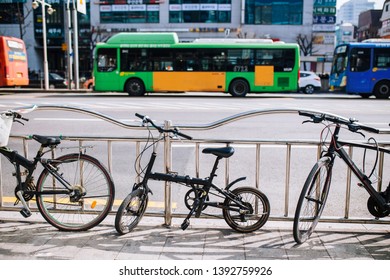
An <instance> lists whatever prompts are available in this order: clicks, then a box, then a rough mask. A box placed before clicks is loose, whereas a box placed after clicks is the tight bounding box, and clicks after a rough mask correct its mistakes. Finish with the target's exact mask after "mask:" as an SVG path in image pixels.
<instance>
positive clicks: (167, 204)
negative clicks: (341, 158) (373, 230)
mask: <svg viewBox="0 0 390 280" xmlns="http://www.w3.org/2000/svg"><path fill="white" fill-rule="evenodd" d="M37 109H38V110H65V111H72V112H78V113H83V114H87V115H89V116H92V117H96V118H99V119H102V120H104V121H107V122H109V123H112V124H114V125H117V126H119V127H121V128H124V129H135V130H143V129H146V128H145V127H142V126H140V125H130V124H126V123H123V122H120V121H118V120H116V119H113V118H111V117H110V116H107V115H103V114H100V113H98V112H94V111H90V110H85V109H81V108H75V107H67V106H39V107H37ZM299 110H301V109H272V110H255V111H249V112H244V113H241V114H237V115H233V116H231V117H228V118H225V119H222V120H219V121H216V122H213V123H210V124H206V125H175V127H178V128H180V130H195V131H205V130H212V129H215V128H217V127H220V126H223V125H226V124H228V123H232V122H235V121H238V120H241V119H244V118H250V117H255V116H261V115H268V114H286V113H287V114H297V112H298V111H299ZM306 111H307V110H306ZM319 113H321V112H319ZM327 114H329V113H327ZM330 115H332V114H330ZM164 126H165V128H170V127H172V123H171V121H165V122H164ZM383 133H388V131H383ZM11 138H14V139H21V140H22V141H23V143H22V144H23V148H24V154H25V155H28V148H29V145H28V137H24V136H11ZM63 138H64V141H65V142H66V141H77V142H78V144H77V145H78V146H83V145H84V143H85V142H88V143H89V142H94V143H99V142H100V143H105V144H104V145H105V146H106V148H105V149H106V153H105V154H106V155H107V159H106V165H107V167H108V169H109V171H110V172H111V173H115V169H114V167H113V162H114V161H115V158H116V155H114V153H113V144H114V143H116V142H124V143H133V145H135V153H136V156H138V155H139V153H140V151H141V144H142V143H143V142H146V141H147V139H146V138H142V137H95V136H94V137H92V136H91V137H88V136H84V137H80V136H63ZM185 143H186V144H190V145H192V146H193V148H194V150H195V157H194V158H195V159H194V160H195V162H194V163H193V164H194V166H195V176H197V177H199V175H200V169H201V160H200V154H201V152H200V147H201V146H203V145H206V144H207V145H211V144H219V145H221V144H223V145H227V146H228V145H247V146H251V147H253V148H254V151H255V152H254V162H255V172H254V173H255V174H254V186H255V187H256V188H260V185H261V184H260V180H261V174H260V173H261V172H260V170H261V169H262V162H263V161H262V160H261V159H262V157H261V150H262V148H263V147H271V148H272V149H279V150H280V149H281V148H282V149H285V155H284V164H285V166H284V180H283V181H284V186H283V189H281V190H278V193H279V194H281V195H280V197H283V199H281V200H280V201H279V200H277V201H274V202H276V203H280V205H273V204H271V209H272V208H276V209H280V211H279V212H276V213H275V212H274V213H272V212H271V216H270V220H283V221H291V220H292V219H293V216H292V215H293V213H292V212H293V211H291V208H292V207H295V204H294V203H293V204H292V203H291V196H292V194H293V193H292V188H291V178H292V171H291V169H292V165H294V164H292V150H293V149H295V148H299V147H303V146H304V147H311V148H313V149H314V151H315V153H316V157H317V158H318V157H319V156H320V153H321V143H319V141H301V140H261V139H260V140H257V139H256V140H253V139H251V140H245V139H241V140H231V139H223V138H221V139H194V140H191V141H189V140H188V141H187V140H186V142H185ZM176 145H177V146H180V142H178V141H177V140H174V139H170V138H169V137H167V138H166V140H165V142H164V147H163V149H164V152H163V154H164V161H163V168H164V170H165V171H167V172H168V171H171V169H172V161H173V159H172V151H173V149H174V147H175V146H176ZM380 145H381V146H390V142H385V143H380ZM353 152H354V149H353V148H352V147H351V148H349V153H350V155H352V154H353ZM229 162H230V159H229V158H228V159H225V170H224V173H225V175H224V182H225V184H227V183H228V182H229V179H230V164H229ZM311 164H314V161H313V162H312V163H311ZM384 166H385V160H384V153H383V152H380V154H379V164H378V178H379V179H378V182H377V188H378V190H381V189H382V188H383V186H382V184H383V183H382V180H381V178H382V177H383V174H384V172H383V169H384ZM279 167H280V166H279ZM137 168H138V169H139V168H140V167H139V166H137ZM138 171H139V170H138ZM138 171H137V172H138ZM244 175H245V174H244ZM4 176H8V175H7V174H3V168H2V166H1V162H0V210H14V209H16V207H7V206H6V205H5V204H4V201H3V197H4V193H3V179H2V178H3V177H4ZM306 176H307V174H304V177H305V178H306ZM305 178H303V179H305ZM345 182H346V189H345V200H344V201H345V202H344V205H343V206H344V207H343V208H344V211H343V215H342V216H340V217H337V216H333V217H325V218H323V219H321V220H322V221H327V222H351V223H356V222H359V223H390V220H388V219H384V220H377V219H373V218H372V217H366V218H356V217H354V218H351V217H350V201H351V182H352V174H351V172H350V171H349V170H347V174H346V178H345ZM301 186H302V185H301ZM116 188H118V185H117V184H116ZM262 188H263V189H264V187H262ZM267 191H269V190H267V189H265V192H266V193H267ZM299 191H300V189H299ZM126 192H127V190H126ZM294 195H296V194H294ZM274 206H276V207H274ZM363 206H364V205H362V207H363ZM147 214H148V215H156V216H163V217H164V220H165V224H166V225H170V224H171V221H172V218H173V217H184V216H185V215H187V213H173V212H172V187H171V184H170V182H165V185H164V210H163V212H147ZM205 217H206V216H205Z"/></svg>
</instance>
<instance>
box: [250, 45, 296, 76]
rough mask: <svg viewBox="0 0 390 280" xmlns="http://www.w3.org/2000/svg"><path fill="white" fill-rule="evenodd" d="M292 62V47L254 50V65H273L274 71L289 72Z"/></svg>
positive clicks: (291, 69) (293, 56)
mask: <svg viewBox="0 0 390 280" xmlns="http://www.w3.org/2000/svg"><path fill="white" fill-rule="evenodd" d="M294 64H295V52H294V50H293V49H286V50H278V49H259V50H257V51H256V65H273V66H274V70H275V72H291V71H293V69H294Z"/></svg>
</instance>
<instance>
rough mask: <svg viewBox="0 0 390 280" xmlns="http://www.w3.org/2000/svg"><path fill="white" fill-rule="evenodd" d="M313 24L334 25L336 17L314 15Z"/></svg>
mask: <svg viewBox="0 0 390 280" xmlns="http://www.w3.org/2000/svg"><path fill="white" fill-rule="evenodd" d="M313 24H336V16H327V15H314V16H313Z"/></svg>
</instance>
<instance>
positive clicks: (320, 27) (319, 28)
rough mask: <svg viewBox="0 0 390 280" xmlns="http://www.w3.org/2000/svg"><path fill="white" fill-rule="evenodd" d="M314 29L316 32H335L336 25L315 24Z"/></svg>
mask: <svg viewBox="0 0 390 280" xmlns="http://www.w3.org/2000/svg"><path fill="white" fill-rule="evenodd" d="M312 30H313V31H315V32H335V30H336V26H335V25H334V24H315V25H313V29H312Z"/></svg>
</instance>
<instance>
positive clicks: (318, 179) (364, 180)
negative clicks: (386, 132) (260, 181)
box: [293, 111, 390, 244]
mask: <svg viewBox="0 0 390 280" xmlns="http://www.w3.org/2000/svg"><path fill="white" fill-rule="evenodd" d="M299 115H301V116H306V117H309V118H310V119H311V120H307V121H304V123H306V122H312V123H324V124H325V128H324V130H323V133H325V134H327V133H329V135H330V136H331V138H330V139H331V140H330V143H329V144H328V145H327V144H326V143H325V142H324V143H323V147H325V149H324V150H323V151H322V154H321V157H320V159H319V160H318V162H317V163H316V164H315V165H314V166H313V168H312V170H311V171H310V173H309V175H308V177H307V179H306V181H305V184H304V186H303V189H302V192H301V195H300V197H299V200H298V204H297V208H296V211H295V217H294V226H293V233H294V240H295V241H296V242H297V243H299V244H301V243H303V242H305V241H306V240H307V239H308V238H309V237H310V235H311V234H312V233H313V231H314V229H315V227H316V225H317V223H318V221H319V219H320V217H321V214H322V212H323V210H324V207H325V204H326V200H327V197H328V194H329V188H330V184H331V180H332V169H333V164H334V160H335V158H336V156H338V157H340V158H341V159H342V160H343V161H344V162H345V163H346V164H347V166H348V167H349V168H350V169H351V170H352V172H353V173H354V174H355V175H356V177H357V178H358V179H359V181H360V183H359V186H361V187H363V188H364V189H365V190H366V191H367V192H368V193H369V195H370V196H369V198H368V201H367V208H368V211H369V212H370V213H371V214H372V215H373V216H375V217H377V218H383V217H386V216H388V215H389V214H390V203H389V202H390V183H389V185H388V186H387V188H386V190H385V191H377V190H376V189H375V188H374V187H373V185H372V182H371V180H370V178H371V177H372V175H373V173H374V171H375V169H376V165H377V162H378V155H379V152H383V153H387V154H390V150H388V149H385V148H383V147H379V145H378V144H377V142H376V141H375V139H374V138H370V141H369V142H368V143H367V144H359V143H353V142H345V141H340V140H339V134H340V130H341V129H342V128H347V129H348V130H349V131H351V132H354V133H359V134H361V135H363V136H364V134H363V133H362V132H361V131H367V132H371V133H380V132H381V131H380V130H379V129H376V128H373V127H370V126H366V125H364V124H361V123H359V122H358V121H357V120H354V119H349V120H348V119H344V118H341V117H337V116H332V115H329V114H323V113H321V114H317V113H312V112H307V111H300V112H299ZM324 138H326V137H324ZM321 139H322V137H321ZM324 141H325V140H324ZM344 146H352V147H359V148H362V149H365V151H364V155H366V151H367V150H374V151H376V155H377V156H376V161H375V163H374V166H373V168H372V171H371V172H370V174H369V175H366V174H365V170H364V169H365V168H364V169H363V170H360V169H359V168H358V167H357V166H356V164H355V163H354V162H353V160H352V159H351V158H350V157H349V155H348V154H347V152H346V151H345V150H344V148H343V147H344ZM364 157H365V156H364ZM364 161H365V159H364V160H363V162H364ZM363 166H364V165H363Z"/></svg>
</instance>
